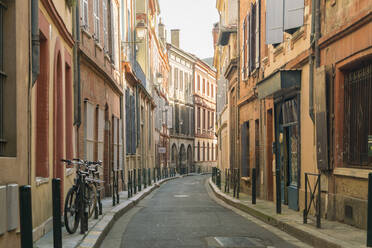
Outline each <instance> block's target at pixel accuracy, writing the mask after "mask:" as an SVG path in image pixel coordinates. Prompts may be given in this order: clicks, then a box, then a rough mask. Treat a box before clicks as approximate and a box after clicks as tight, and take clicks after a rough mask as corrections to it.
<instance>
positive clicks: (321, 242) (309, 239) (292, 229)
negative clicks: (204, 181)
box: [208, 179, 344, 248]
mask: <svg viewBox="0 0 372 248" xmlns="http://www.w3.org/2000/svg"><path fill="white" fill-rule="evenodd" d="M208 184H209V186H210V188H211V189H212V191H213V193H214V194H215V196H216V197H217V198H219V199H221V200H223V201H224V202H225V203H227V204H229V205H231V206H233V207H235V208H237V209H239V210H241V211H243V212H246V213H248V214H250V215H252V216H253V217H256V218H257V219H259V220H261V221H263V222H265V223H267V224H269V225H272V226H274V227H276V228H279V229H280V230H282V231H284V232H286V233H288V234H290V235H292V236H294V237H295V238H297V239H299V240H301V241H302V242H304V243H306V244H309V245H311V246H314V247H327V248H342V247H344V246H342V245H340V244H338V243H337V240H334V241H330V240H327V239H325V238H322V237H319V236H315V234H312V233H309V232H306V231H304V230H302V229H299V228H297V227H296V226H294V225H291V224H289V223H286V222H283V221H282V220H279V219H278V218H276V217H275V216H270V215H267V214H265V213H263V212H260V211H258V210H256V209H254V208H252V207H249V206H247V205H244V204H242V203H241V202H240V200H238V199H233V198H232V199H229V198H228V197H226V196H225V195H224V194H223V193H222V192H221V191H220V190H219V189H218V188H217V186H215V185H213V183H212V181H211V179H209V180H208ZM323 235H324V234H323ZM328 238H329V239H330V237H328Z"/></svg>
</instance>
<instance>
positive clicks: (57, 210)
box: [52, 178, 98, 248]
mask: <svg viewBox="0 0 372 248" xmlns="http://www.w3.org/2000/svg"><path fill="white" fill-rule="evenodd" d="M52 198H53V200H52V202H53V244H54V248H60V247H62V223H61V179H59V178H53V180H52ZM97 214H98V213H97Z"/></svg>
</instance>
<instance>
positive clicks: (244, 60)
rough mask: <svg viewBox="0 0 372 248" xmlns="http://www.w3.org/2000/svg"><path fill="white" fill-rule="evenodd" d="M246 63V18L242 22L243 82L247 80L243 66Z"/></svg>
mask: <svg viewBox="0 0 372 248" xmlns="http://www.w3.org/2000/svg"><path fill="white" fill-rule="evenodd" d="M246 61H247V17H245V18H244V21H243V66H242V77H243V80H244V79H246V78H247V76H246V70H245V64H246Z"/></svg>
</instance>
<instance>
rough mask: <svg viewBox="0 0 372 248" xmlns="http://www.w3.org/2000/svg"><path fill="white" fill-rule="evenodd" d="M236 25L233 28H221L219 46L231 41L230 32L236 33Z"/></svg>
mask: <svg viewBox="0 0 372 248" xmlns="http://www.w3.org/2000/svg"><path fill="white" fill-rule="evenodd" d="M236 32H237V29H236V27H231V28H221V30H220V33H219V36H218V43H217V45H219V46H226V45H227V44H228V43H229V39H230V34H231V33H236Z"/></svg>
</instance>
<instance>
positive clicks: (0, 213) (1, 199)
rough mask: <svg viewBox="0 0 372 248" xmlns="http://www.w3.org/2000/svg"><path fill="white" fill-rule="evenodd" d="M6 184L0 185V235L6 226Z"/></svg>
mask: <svg viewBox="0 0 372 248" xmlns="http://www.w3.org/2000/svg"><path fill="white" fill-rule="evenodd" d="M6 215H7V209H6V186H5V185H0V235H2V234H4V233H5V232H6V230H7V228H6Z"/></svg>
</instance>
